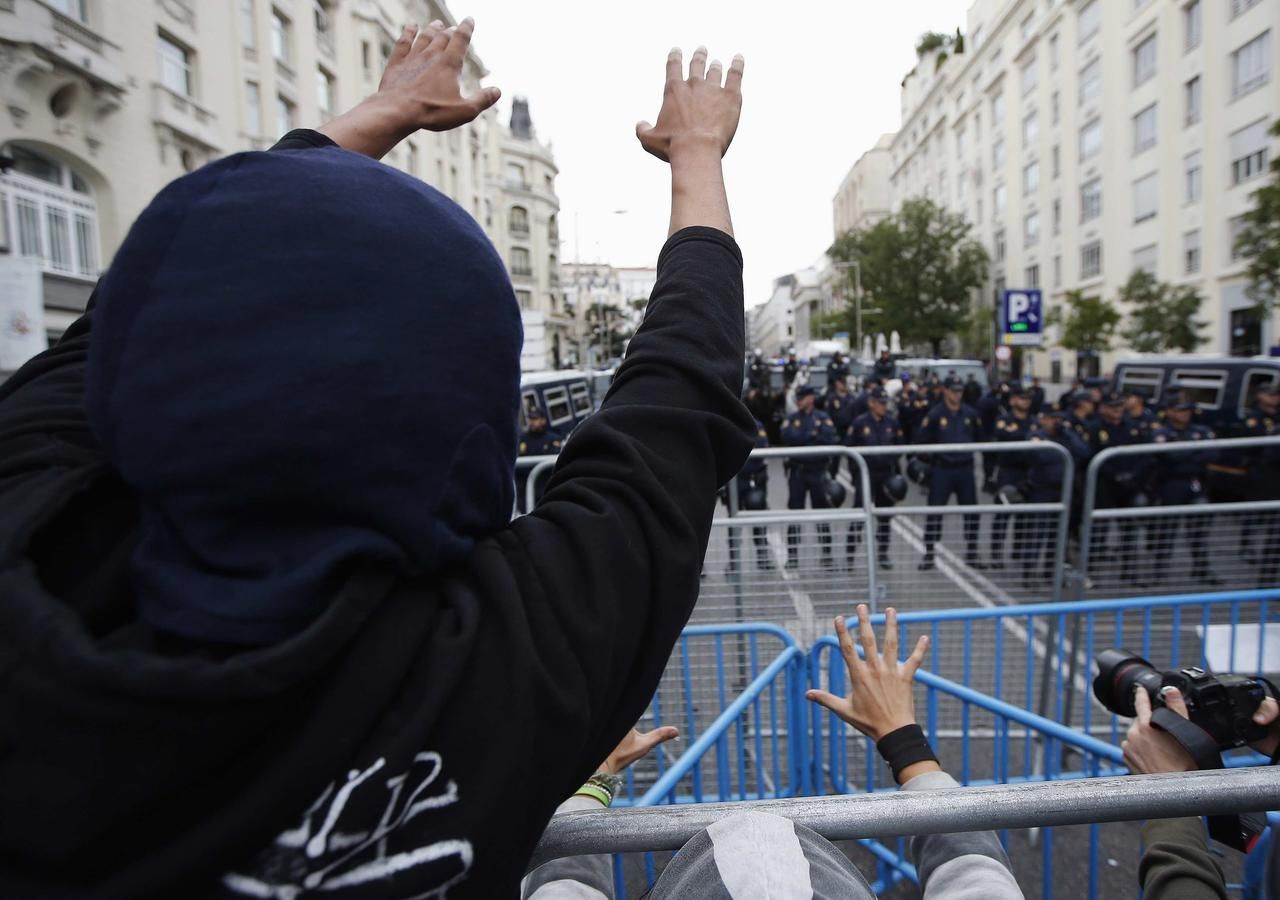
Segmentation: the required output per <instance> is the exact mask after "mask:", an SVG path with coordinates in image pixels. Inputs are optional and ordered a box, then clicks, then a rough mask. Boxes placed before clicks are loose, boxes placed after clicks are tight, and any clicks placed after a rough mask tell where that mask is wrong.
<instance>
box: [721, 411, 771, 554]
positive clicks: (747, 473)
mask: <svg viewBox="0 0 1280 900" xmlns="http://www.w3.org/2000/svg"><path fill="white" fill-rule="evenodd" d="M768 446H769V435H768V432H766V431H765V428H764V423H763V422H761V421H760V420H759V419H756V449H763V448H765V447H768ZM737 482H738V484H737V487H738V509H749V510H760V509H768V508H769V464H768V461H766V460H763V459H760V458H759V457H756V456H751V457H748V458H747V461H746V463H745V464H744V465H743V467H742V471H741V472H739V473H738V479H737ZM722 496H724V497H725V501H726V505H728V499H727V494H722ZM739 540H740V539H739V537H738V529H736V528H730V529H729V571H730V572H734V571H737V569H738V543H739ZM751 540H752V543H754V544H755V547H756V568H758V569H762V570H768V569H772V568H773V560H772V559H771V558H770V556H769V534H768V530H767V529H766V528H765V527H764V526H763V525H756V526H754V527H753V528H752V529H751Z"/></svg>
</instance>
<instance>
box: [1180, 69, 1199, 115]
mask: <svg viewBox="0 0 1280 900" xmlns="http://www.w3.org/2000/svg"><path fill="white" fill-rule="evenodd" d="M1182 94H1183V97H1184V99H1185V101H1186V107H1187V115H1186V119H1185V124H1186V125H1187V127H1190V126H1192V125H1195V124H1196V123H1198V122H1199V121H1200V76H1199V75H1197V76H1196V77H1195V78H1192V79H1191V80H1190V81H1188V82H1187V83H1186V84H1185V85H1184V86H1183V90H1182Z"/></svg>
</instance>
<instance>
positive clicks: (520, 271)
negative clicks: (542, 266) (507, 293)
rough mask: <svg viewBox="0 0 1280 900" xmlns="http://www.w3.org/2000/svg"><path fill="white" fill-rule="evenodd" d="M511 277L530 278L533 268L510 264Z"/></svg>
mask: <svg viewBox="0 0 1280 900" xmlns="http://www.w3.org/2000/svg"><path fill="white" fill-rule="evenodd" d="M511 277H512V278H532V277H533V269H531V268H530V267H529V266H512V267H511Z"/></svg>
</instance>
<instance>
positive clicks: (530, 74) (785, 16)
mask: <svg viewBox="0 0 1280 900" xmlns="http://www.w3.org/2000/svg"><path fill="white" fill-rule="evenodd" d="M968 6H969V0H899V2H884V0H792V2H788V3H781V4H767V5H766V4H756V3H744V2H742V0H736V2H735V0H648V2H643V3H626V4H624V3H619V2H616V0H609V2H605V0H549V2H542V3H529V2H520V3H515V2H512V0H449V8H450V11H452V12H453V14H454V15H455V16H457V17H458V18H459V19H461V18H462V17H463V16H467V15H470V16H473V17H474V18H475V20H476V37H475V44H474V46H475V49H476V51H477V52H478V53H479V55H480V58H481V59H482V60H483V61H484V64H485V65H486V66H487V67H488V68H489V70H490V71H491V73H492V74H491V75H490V76H489V78H488V79H487V81H486V84H490V85H496V86H498V87H500V88H502V92H503V98H502V100H501V102H500V105H499V109H500V110H501V115H502V116H503V118H504V120H505V119H506V118H507V117H508V116H509V114H510V101H511V97H512V96H515V95H520V96H527V97H528V98H529V102H530V111H531V113H532V115H533V122H534V126H535V127H536V128H537V132H538V137H539V138H540V139H542V140H544V141H550V142H551V144H552V146H553V148H554V151H555V156H556V162H557V164H558V165H559V167H560V178H559V182H558V188H557V190H558V192H559V195H560V204H561V216H560V221H561V228H560V236H561V238H562V239H564V240H565V242H564V244H563V247H562V252H561V258H562V259H563V260H566V261H570V260H573V259H574V256H575V245H576V246H577V247H579V248H580V252H581V256H582V259H583V260H586V261H597V260H599V261H607V262H610V263H612V264H614V265H622V266H626V265H633V266H635V265H653V264H654V262H655V260H656V258H657V254H658V250H659V249H661V247H662V242H663V240H664V239H665V238H666V229H667V216H668V213H669V211H670V207H669V197H670V194H669V191H670V187H669V186H670V182H669V180H668V178H667V173H666V171H665V169H666V167H665V166H664V165H663V164H662V163H660V162H659V161H658V160H656V159H654V158H652V157H650V156H649V155H648V154H646V153H644V151H642V150H641V149H640V146H639V143H638V142H637V141H636V138H635V123H636V121H637V120H639V119H648V120H649V121H651V122H652V121H653V120H654V119H655V117H656V116H657V114H658V107H659V105H660V103H661V100H662V81H663V67H664V63H665V61H666V55H667V51H668V50H669V49H670V48H671V47H673V46H679V47H681V48H682V49H683V50H684V53H685V59H686V61H687V60H688V58H689V56H690V55H691V54H692V53H693V50H694V48H696V47H697V46H698V44H699V43H703V44H706V46H707V47H708V49H709V50H710V52H711V56H712V58H719V59H721V60H722V61H724V63H725V64H726V66H727V64H728V62H729V60H730V59H731V58H732V57H733V54H734V53H742V54H743V55H744V56H745V57H746V60H747V68H746V76H745V78H744V81H743V96H744V102H743V111H742V123H741V125H740V126H739V128H738V135H737V138H736V139H735V140H734V142H733V146H732V147H731V148H730V150H729V154H728V156H727V157H726V158H725V171H726V177H727V181H728V186H729V201H730V204H731V207H732V211H733V224H734V229H735V231H736V232H737V239H738V242H739V243H740V244H741V245H742V249H743V254H744V256H745V257H746V295H747V305H748V306H752V305H755V304H757V303H761V302H763V301H764V300H766V299H768V296H769V292H770V289H771V286H772V281H773V279H774V278H776V277H777V276H779V275H783V274H786V273H787V272H791V271H794V270H796V269H798V268H802V267H804V266H806V265H808V264H810V263H811V262H813V261H814V260H815V259H816V258H817V257H818V256H819V255H820V254H821V253H822V252H823V251H824V250H826V248H827V247H829V246H830V244H831V240H832V226H831V198H832V197H833V196H834V195H835V192H836V188H838V187H839V185H840V181H841V179H842V178H843V177H844V175H845V173H846V172H847V171H848V170H849V167H850V166H851V165H853V163H854V162H855V161H856V160H857V158H858V157H859V156H860V155H861V154H862V153H863V151H865V150H867V149H869V148H870V147H871V146H872V145H873V144H874V143H875V141H876V139H877V138H878V137H879V136H880V135H881V134H882V133H884V132H886V131H893V130H895V129H896V128H897V127H898V119H899V112H898V110H899V93H898V90H899V88H898V85H899V83H900V82H901V80H902V76H903V75H904V74H906V72H907V71H908V70H909V69H910V68H911V67H912V66H913V65H914V64H915V49H914V48H915V43H916V40H917V38H918V37H919V36H920V34H922V33H923V32H925V31H942V32H954V31H955V29H956V27H957V26H961V27H962V26H963V24H964V14H965V11H966V9H967V8H968ZM757 10H762V11H767V12H768V13H769V17H768V18H764V17H761V16H760V15H758V14H757ZM614 210H626V211H627V212H626V213H625V214H623V215H617V214H614V212H613V211H614ZM575 219H577V220H578V221H579V222H580V224H581V233H580V235H577V240H576V241H575V229H574V221H575Z"/></svg>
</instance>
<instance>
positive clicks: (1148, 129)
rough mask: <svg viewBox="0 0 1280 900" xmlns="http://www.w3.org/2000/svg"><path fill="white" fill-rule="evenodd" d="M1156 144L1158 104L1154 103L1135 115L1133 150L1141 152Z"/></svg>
mask: <svg viewBox="0 0 1280 900" xmlns="http://www.w3.org/2000/svg"><path fill="white" fill-rule="evenodd" d="M1155 145H1156V105H1155V104H1154V103H1152V104H1151V105H1150V106H1148V107H1147V108H1146V109H1144V110H1143V111H1142V112H1140V113H1138V114H1137V115H1136V116H1134V117H1133V152H1134V153H1141V152H1142V151H1144V150H1150V149H1151V148H1152V147H1154V146H1155Z"/></svg>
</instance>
